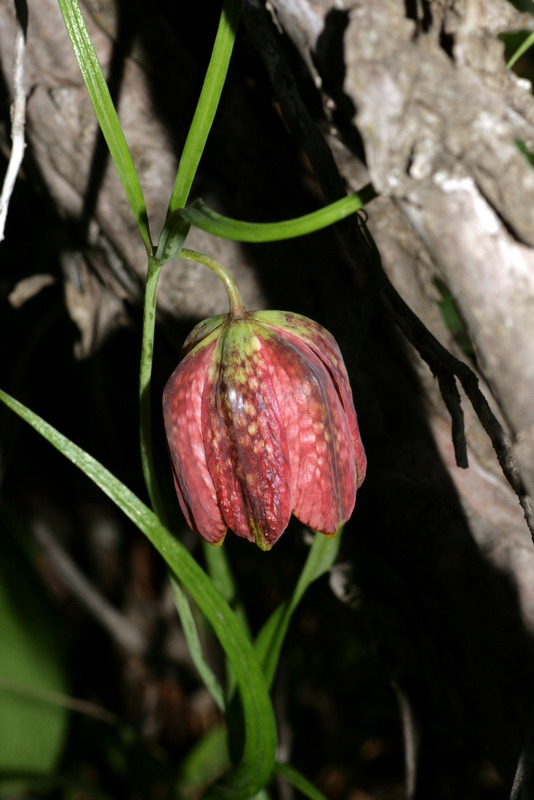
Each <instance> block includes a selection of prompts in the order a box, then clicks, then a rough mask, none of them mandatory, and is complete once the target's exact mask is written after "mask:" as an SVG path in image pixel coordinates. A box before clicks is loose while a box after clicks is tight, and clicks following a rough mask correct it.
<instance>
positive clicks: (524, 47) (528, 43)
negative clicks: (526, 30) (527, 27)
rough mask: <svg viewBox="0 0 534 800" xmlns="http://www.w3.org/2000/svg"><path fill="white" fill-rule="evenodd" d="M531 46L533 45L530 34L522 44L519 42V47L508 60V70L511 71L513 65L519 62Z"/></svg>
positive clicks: (533, 35) (533, 37)
mask: <svg viewBox="0 0 534 800" xmlns="http://www.w3.org/2000/svg"><path fill="white" fill-rule="evenodd" d="M533 44H534V33H531V34H530V36H527V38H526V39H525V41H524V42H521V44H520V45H519V47H518V48H517V50H516V51H515V53H514V54H513V56H512V57H511V58H510V59H509V61H508V63H507V65H506V66H507V67H508V69H511V68H512V67H513V66H514V64H515V63H516V62H517V61H519V59H520V58H521V56H522V55H524V54H525V53H526V52H527V50H528V49H529V48H530V47H532V45H533Z"/></svg>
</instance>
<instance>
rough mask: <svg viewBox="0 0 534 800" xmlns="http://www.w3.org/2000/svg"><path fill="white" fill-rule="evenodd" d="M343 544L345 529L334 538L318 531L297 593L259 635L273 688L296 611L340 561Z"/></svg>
mask: <svg viewBox="0 0 534 800" xmlns="http://www.w3.org/2000/svg"><path fill="white" fill-rule="evenodd" d="M340 544H341V531H340V532H339V533H338V535H337V536H336V537H335V538H333V539H331V538H328V537H327V536H323V534H322V533H316V534H315V538H314V540H313V544H312V546H311V548H310V552H309V553H308V558H307V559H306V563H305V564H304V567H303V569H302V572H301V573H300V577H299V579H298V581H297V585H296V586H295V589H294V591H293V594H292V595H291V597H290V599H289V600H288V601H287V602H285V603H282V604H281V605H280V606H278V608H277V609H275V611H274V612H273V613H272V614H271V616H270V617H269V619H268V620H267V622H266V623H265V625H264V626H263V628H262V629H261V630H260V632H259V634H258V636H257V638H256V653H257V655H258V660H259V662H260V664H261V665H262V667H263V672H264V675H265V680H266V682H267V686H268V687H269V688H271V686H272V683H273V680H274V676H275V674H276V668H277V666H278V661H279V659H280V653H281V651H282V645H283V644H284V639H285V637H286V633H287V629H288V627H289V623H290V622H291V618H292V616H293V613H294V611H295V609H296V608H297V606H298V604H299V603H300V601H301V600H302V597H303V596H304V593H305V592H306V590H307V588H308V587H309V586H310V584H312V583H313V582H314V581H315V580H317V578H320V577H321V575H324V573H325V572H327V571H328V570H329V569H330V567H331V566H332V564H333V563H334V561H335V560H336V556H337V554H338V551H339V546H340Z"/></svg>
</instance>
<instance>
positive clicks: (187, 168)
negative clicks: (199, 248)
mask: <svg viewBox="0 0 534 800" xmlns="http://www.w3.org/2000/svg"><path fill="white" fill-rule="evenodd" d="M241 3H242V0H224V4H223V9H222V13H221V18H220V21H219V27H218V30H217V35H216V37H215V44H214V45H213V51H212V54H211V58H210V63H209V64H208V69H207V71H206V77H205V78H204V85H203V86H202V91H201V93H200V97H199V99H198V104H197V107H196V110H195V114H194V116H193V121H192V123H191V127H190V129H189V133H188V134H187V139H186V142H185V145H184V149H183V152H182V156H181V158H180V164H179V165H178V172H177V175H176V180H175V182H174V188H173V191H172V195H171V199H170V203H169V214H171V213H172V212H173V211H176V210H177V209H179V208H182V207H183V206H185V204H186V202H187V198H188V196H189V192H190V189H191V185H192V183H193V179H194V177H195V174H196V171H197V167H198V164H199V162H200V159H201V157H202V153H203V152H204V147H205V145H206V140H207V138H208V135H209V132H210V130H211V126H212V123H213V119H214V117H215V113H216V111H217V106H218V105H219V100H220V98H221V93H222V90H223V86H224V82H225V80H226V74H227V72H228V65H229V63H230V57H231V55H232V50H233V48H234V41H235V36H236V31H237V24H238V22H239V15H240V13H241Z"/></svg>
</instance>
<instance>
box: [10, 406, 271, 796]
mask: <svg viewBox="0 0 534 800" xmlns="http://www.w3.org/2000/svg"><path fill="white" fill-rule="evenodd" d="M0 400H2V401H3V402H4V403H5V404H6V405H7V406H8V407H9V408H10V409H11V410H12V411H14V412H15V413H16V414H18V415H19V416H20V417H22V419H24V420H25V421H26V422H28V424H29V425H31V426H32V427H33V428H34V429H35V430H36V431H37V432H38V433H40V434H41V436H43V437H44V438H45V439H47V440H48V441H49V442H50V443H51V444H52V445H54V447H56V448H57V449H58V450H59V451H60V452H61V453H63V455H64V456H66V457H67V458H68V459H69V460H70V461H72V463H73V464H75V465H76V466H77V467H79V469H81V470H82V472H84V473H85V474H86V475H87V476H88V477H89V478H91V480H92V481H94V483H96V485H97V486H98V487H99V488H100V489H102V491H103V492H104V494H106V495H107V496H108V497H109V498H111V500H113V502H114V503H115V504H116V505H117V506H118V507H119V508H120V509H121V511H123V512H124V514H125V515H126V516H127V517H128V518H129V519H130V520H131V521H132V522H133V523H134V524H135V525H136V526H137V527H138V528H139V530H140V531H142V532H143V533H144V534H145V536H146V537H147V538H148V539H149V540H150V541H151V542H152V544H153V545H154V547H155V548H156V550H158V552H159V553H160V554H161V555H162V556H163V558H164V559H165V561H166V562H167V564H168V566H169V568H170V569H171V570H172V571H173V572H174V574H175V575H176V577H177V578H178V579H179V580H180V581H181V582H182V583H183V585H184V586H185V587H186V589H187V591H188V592H189V593H190V595H191V596H192V597H193V599H194V600H195V602H196V603H197V605H198V606H199V608H200V609H201V611H202V612H203V613H204V614H205V616H206V617H207V619H208V620H209V622H210V624H211V626H212V628H213V630H214V631H215V634H216V636H217V638H218V639H219V641H220V643H221V646H222V647H223V649H224V651H225V653H226V655H227V656H228V659H229V661H230V662H231V664H232V668H233V670H234V672H235V675H236V679H237V684H238V687H239V692H240V695H241V701H242V704H243V713H244V726H245V731H244V749H243V755H242V759H241V761H240V763H239V764H238V765H237V766H236V768H235V769H234V770H232V771H231V772H230V773H229V774H228V775H227V776H226V777H225V778H224V779H223V780H222V781H221V782H219V783H217V784H216V785H215V786H213V787H212V788H211V789H210V790H209V791H208V793H207V794H206V796H205V798H204V800H248V798H250V797H251V796H253V795H254V794H255V793H256V792H257V791H259V790H260V789H261V788H262V787H263V786H264V785H265V784H266V783H267V781H268V779H269V776H270V774H271V772H272V769H273V765H274V758H275V750H276V729H275V721H274V714H273V708H272V705H271V702H270V699H269V695H268V690H267V686H266V683H265V679H264V677H263V673H262V671H261V668H260V666H259V664H258V660H257V657H256V655H255V652H254V649H253V647H252V645H251V643H250V640H249V639H248V637H247V636H246V635H245V633H244V631H243V628H242V626H241V625H240V623H239V621H238V620H237V619H236V617H235V615H234V614H233V612H232V610H231V609H230V608H229V606H228V604H227V603H226V601H225V600H224V598H223V597H222V595H221V594H220V592H219V591H218V590H217V589H216V588H215V586H214V584H213V582H212V581H211V580H210V579H209V578H208V576H207V575H206V573H205V572H204V571H203V570H202V569H201V567H200V566H199V565H198V564H197V563H196V561H195V560H194V559H193V558H192V556H191V555H190V554H189V552H188V551H187V550H186V549H185V547H184V546H183V545H182V544H181V543H180V542H179V541H178V540H177V539H176V538H175V537H174V536H173V535H172V534H171V533H170V531H168V530H167V529H166V528H165V527H164V526H163V525H162V524H161V522H160V521H159V520H158V518H157V517H156V515H155V514H154V513H153V512H152V511H151V510H150V509H149V508H148V506H146V505H145V504H144V503H142V502H141V501H140V500H139V498H138V497H136V495H134V494H133V492H131V491H130V489H128V488H127V487H126V486H125V485H124V484H123V483H122V482H121V481H119V480H118V479H117V478H116V477H115V476H114V475H112V473H111V472H109V470H107V469H106V468H105V467H103V466H102V464H100V463H99V462H98V461H96V459H94V458H93V457H92V456H90V455H89V454H88V453H86V452H85V451H84V450H82V449H81V448H80V447H78V446H77V445H75V444H74V443H73V442H71V441H70V440H69V439H67V438H66V437H65V436H64V435H63V434H61V433H59V431H57V430H56V429H55V428H53V427H52V426H51V425H49V424H48V423H47V422H45V421H44V420H43V419H42V418H41V417H39V416H38V415H37V414H35V413H34V412H33V411H30V409H28V408H26V406H24V405H23V404H22V403H19V402H18V401H17V400H15V399H14V398H13V397H11V396H10V395H8V394H6V393H5V392H3V391H1V390H0Z"/></svg>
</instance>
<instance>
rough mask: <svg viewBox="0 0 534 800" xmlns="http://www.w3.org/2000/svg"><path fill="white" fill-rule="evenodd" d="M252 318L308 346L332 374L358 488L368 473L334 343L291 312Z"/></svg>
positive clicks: (264, 313)
mask: <svg viewBox="0 0 534 800" xmlns="http://www.w3.org/2000/svg"><path fill="white" fill-rule="evenodd" d="M252 316H253V317H254V319H256V320H258V321H260V322H262V323H264V324H265V325H268V326H269V327H270V328H271V329H272V330H275V331H276V332H277V333H278V334H279V335H280V336H281V337H282V338H284V339H286V340H287V341H291V342H293V344H295V345H297V346H300V348H302V346H303V345H307V346H308V347H309V348H310V349H311V350H312V351H313V353H314V354H315V355H316V356H317V358H319V359H320V361H322V363H323V364H324V366H325V367H326V369H327V370H328V372H329V373H330V374H331V377H332V380H333V381H334V385H335V387H336V390H337V392H338V394H339V397H340V399H341V403H342V406H343V410H344V411H345V414H346V415H347V420H348V423H349V428H350V435H351V438H352V442H353V446H354V455H355V458H356V469H357V486H358V487H359V486H361V484H362V483H363V480H364V478H365V473H366V470H367V459H366V457H365V451H364V449H363V445H362V440H361V436H360V431H359V428H358V419H357V416H356V411H355V408H354V401H353V399H352V390H351V388H350V383H349V379H348V376H347V370H346V367H345V364H344V362H343V356H342V355H341V352H340V349H339V346H338V344H337V342H336V340H335V339H334V337H333V336H332V334H331V333H330V332H329V331H327V330H326V328H323V326H322V325H319V323H317V322H314V320H312V319H309V318H308V317H304V316H302V315H301V314H294V313H292V312H290V311H255V312H254V313H253V314H252Z"/></svg>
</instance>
